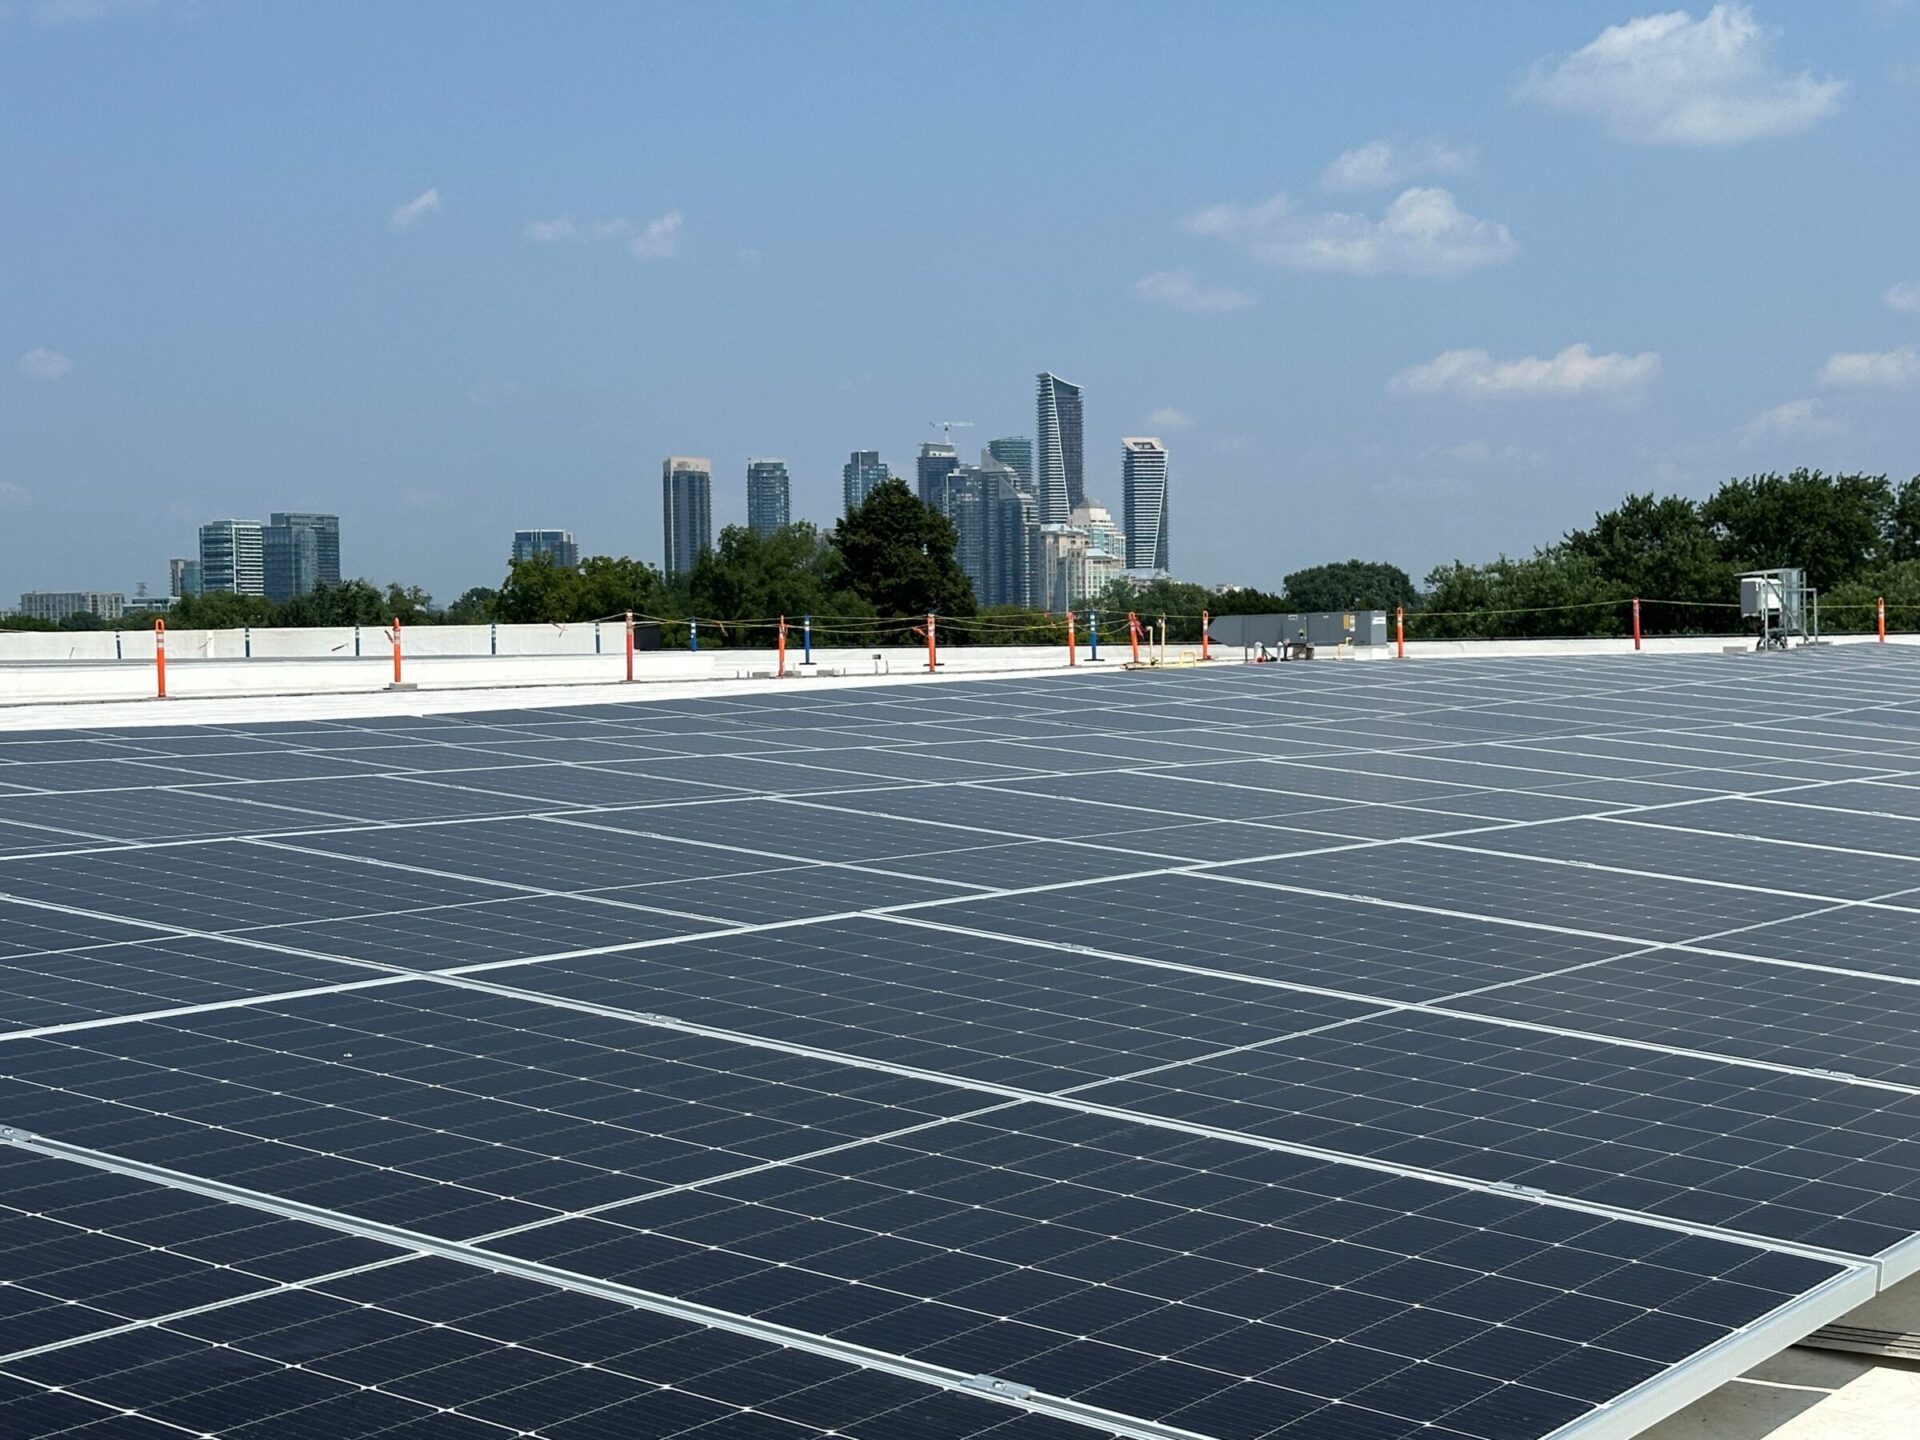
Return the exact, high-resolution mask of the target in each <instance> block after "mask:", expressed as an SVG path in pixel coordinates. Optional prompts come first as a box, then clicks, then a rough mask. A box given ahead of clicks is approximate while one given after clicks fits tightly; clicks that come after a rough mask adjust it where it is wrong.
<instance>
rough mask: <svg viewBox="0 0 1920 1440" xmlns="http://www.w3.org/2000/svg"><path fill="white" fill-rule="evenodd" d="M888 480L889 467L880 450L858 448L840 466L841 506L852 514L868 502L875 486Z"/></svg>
mask: <svg viewBox="0 0 1920 1440" xmlns="http://www.w3.org/2000/svg"><path fill="white" fill-rule="evenodd" d="M886 481H887V467H886V465H885V464H884V463H883V462H882V461H881V459H880V452H879V451H878V450H856V451H854V452H853V454H852V455H851V456H850V457H849V458H848V460H847V463H846V464H844V465H842V466H841V467H840V503H841V508H842V509H843V510H845V511H846V513H847V514H849V515H851V514H852V513H853V512H854V511H856V510H858V509H859V508H860V507H861V506H862V505H864V504H866V503H867V496H869V495H871V494H872V493H873V487H874V486H876V485H884V484H886Z"/></svg>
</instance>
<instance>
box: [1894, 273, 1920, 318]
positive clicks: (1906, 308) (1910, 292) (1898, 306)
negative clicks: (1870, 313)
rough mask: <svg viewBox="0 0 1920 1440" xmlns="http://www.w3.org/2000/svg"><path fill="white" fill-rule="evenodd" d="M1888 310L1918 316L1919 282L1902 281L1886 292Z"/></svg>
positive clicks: (1919, 301) (1919, 307) (1919, 312)
mask: <svg viewBox="0 0 1920 1440" xmlns="http://www.w3.org/2000/svg"><path fill="white" fill-rule="evenodd" d="M1887 305H1888V307H1889V308H1890V309H1894V310H1899V311H1902V312H1904V313H1906V314H1908V315H1920V280H1902V281H1900V282H1899V283H1898V284H1896V285H1894V286H1892V287H1890V288H1889V289H1888V291H1887Z"/></svg>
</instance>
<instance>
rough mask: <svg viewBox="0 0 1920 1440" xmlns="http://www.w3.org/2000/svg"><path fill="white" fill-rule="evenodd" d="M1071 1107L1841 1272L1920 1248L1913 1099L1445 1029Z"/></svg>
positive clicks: (1339, 1033)
mask: <svg viewBox="0 0 1920 1440" xmlns="http://www.w3.org/2000/svg"><path fill="white" fill-rule="evenodd" d="M1082 1098H1083V1099H1086V1100H1088V1101H1090V1102H1099V1103H1102V1104H1112V1105H1121V1106H1125V1107H1127V1108H1129V1109H1132V1110H1137V1111H1139V1112H1141V1113H1145V1114H1153V1115H1161V1116H1166V1117H1169V1118H1172V1119H1177V1120H1184V1121H1188V1122H1191V1123H1194V1124H1203V1125H1208V1126H1215V1127H1219V1128H1221V1129H1226V1130H1235V1131H1241V1132H1244V1133H1247V1134H1252V1135H1259V1136H1262V1137H1263V1138H1266V1139H1272V1140H1283V1141H1290V1142H1293V1143H1297V1144H1310V1145H1316V1146H1322V1147H1325V1148H1327V1149H1331V1150H1335V1151H1338V1152H1340V1153H1343V1154H1354V1155H1363V1156H1367V1157H1369V1158H1371V1159H1376V1160H1386V1161H1391V1162H1394V1163H1398V1164H1403V1165H1409V1166H1417V1167H1420V1168H1422V1169H1432V1170H1440V1171H1444V1172H1447V1173H1449V1174H1457V1175H1465V1176H1471V1177H1473V1178H1475V1179H1480V1180H1489V1181H1497V1182H1504V1183H1507V1184H1512V1185H1521V1186H1529V1187H1532V1188H1535V1189H1539V1190H1544V1191H1547V1192H1549V1193H1552V1194H1556V1195H1565V1196H1571V1197H1574V1198H1578V1199H1583V1200H1591V1201H1594V1202H1595V1203H1598V1204H1604V1205H1608V1206H1617V1207H1619V1208H1621V1209H1625V1210H1632V1211H1636V1212H1639V1213H1642V1214H1647V1215H1662V1216H1667V1217H1669V1218H1673V1219H1680V1220H1686V1221H1690V1222H1694V1223H1698V1224H1703V1225H1713V1226H1717V1227H1722V1228H1725V1229H1728V1230H1733V1231H1739V1232H1742V1233H1745V1234H1751V1235H1760V1236H1764V1237H1766V1238H1769V1239H1775V1240H1782V1241H1786V1242H1789V1243H1792V1244H1800V1245H1815V1246H1822V1247H1826V1248H1831V1249H1835V1250H1841V1251H1844V1252H1846V1253H1849V1254H1855V1255H1877V1254H1879V1253H1881V1252H1882V1251H1886V1250H1891V1249H1895V1248H1897V1247H1899V1246H1900V1245H1902V1244H1903V1243H1905V1242H1906V1241H1907V1240H1908V1238H1909V1237H1911V1236H1913V1235H1915V1234H1920V1139H1916V1138H1915V1137H1916V1135H1920V1096H1915V1095H1911V1094H1907V1093H1904V1092H1902V1091H1896V1090H1878V1089H1870V1088H1867V1087H1863V1086H1858V1085H1850V1084H1848V1083H1847V1082H1845V1081H1843V1080H1837V1079H1829V1078H1826V1077H1820V1076H1811V1075H1792V1074H1781V1073H1778V1072H1774V1071H1768V1070H1762V1069H1758V1068H1756V1067H1752V1066H1741V1065H1738V1064H1728V1063H1725V1062H1720V1061H1713V1060H1702V1059H1698V1058H1693V1057H1688V1056H1681V1055H1662V1054H1658V1053H1649V1052H1648V1051H1645V1050H1634V1049H1624V1048H1622V1047H1620V1046H1617V1045H1609V1044H1607V1043H1605V1042H1600V1041H1594V1040H1590V1039H1585V1038H1576V1037H1569V1036H1562V1035H1544V1034H1540V1033H1538V1032H1529V1031H1523V1030H1515V1029H1511V1028H1508V1027H1504V1026H1499V1025H1486V1024H1483V1023H1480V1022H1477V1021H1472V1020H1465V1019H1460V1018H1456V1017H1454V1016H1447V1015H1418V1014H1407V1013H1402V1014H1399V1015H1393V1016H1381V1017H1373V1018H1361V1019H1356V1020H1352V1021H1348V1022H1346V1023H1344V1024H1341V1025H1338V1026H1334V1027H1330V1028H1326V1029H1323V1030H1320V1031H1317V1032H1314V1033H1311V1034H1308V1035H1304V1036H1300V1037H1297V1038H1291V1039H1282V1040H1276V1041H1273V1042H1271V1043H1269V1044H1265V1045H1262V1046H1260V1047H1259V1048H1258V1049H1255V1050H1250V1051H1245V1052H1242V1053H1240V1054H1234V1055H1228V1056H1224V1057H1221V1058H1218V1059H1211V1060H1201V1061H1194V1062H1191V1063H1187V1064H1181V1065H1177V1066H1174V1067H1172V1068H1169V1069H1167V1070H1164V1071H1162V1072H1160V1073H1159V1074H1155V1075H1150V1076H1145V1077H1142V1078H1140V1079H1136V1080H1128V1081H1120V1082H1117V1083H1115V1084H1112V1085H1108V1086H1096V1087H1094V1088H1092V1089H1090V1090H1087V1091H1084V1092H1082ZM1836 1129H1839V1130H1845V1131H1846V1133H1847V1134H1848V1135H1849V1136H1851V1137H1852V1138H1853V1140H1854V1142H1855V1143H1853V1144H1852V1145H1850V1146H1849V1147H1847V1149H1846V1150H1845V1152H1844V1153H1835V1151H1834V1150H1833V1148H1832V1147H1831V1143H1830V1142H1831V1137H1832V1134H1833V1132H1834V1131H1835V1130H1836ZM1909 1263H1911V1262H1909Z"/></svg>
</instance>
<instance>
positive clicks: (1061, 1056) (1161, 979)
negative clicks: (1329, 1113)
mask: <svg viewBox="0 0 1920 1440" xmlns="http://www.w3.org/2000/svg"><path fill="white" fill-rule="evenodd" d="M490 978H493V979H495V980H498V981H500V982H502V983H505V984H510V985H512V986H514V987H516V988H521V989H527V990H532V991H535V992H538V993H543V994H553V995H560V996H565V997H568V998H571V999H576V1000H585V1001H589V1002H591V1003H594V1004H600V1005H608V1006H614V1007H617V1008H621V1009H626V1010H635V1011H644V1012H656V1013H662V1014H667V1015H670V1016H672V1017H673V1018H675V1019H677V1020H688V1021H693V1022H696V1023H699V1024H702V1025H711V1026H716V1027H719V1028H722V1029H727V1030H733V1031H738V1032H741V1033H744V1034H751V1035H761V1036H765V1037H767V1038H770V1039H777V1040H786V1041H790V1042H792V1043H795V1044H804V1045H808V1046H814V1047H824V1048H826V1049H830V1050H834V1051H837V1052H840V1053H844V1054H848V1055H858V1056H862V1057H864V1058H867V1059H873V1060H882V1061H886V1062H889V1063H894V1064H901V1065H914V1066H917V1067H921V1068H927V1069H933V1070H937V1071H941V1072H943V1073H949V1074H953V1075H956V1076H960V1077H963V1078H976V1079H984V1080H989V1081H992V1082H995V1083H1000V1084H1009V1085H1021V1086H1030V1087H1035V1088H1039V1089H1043V1090H1049V1091H1052V1090H1058V1089H1061V1088H1064V1087H1068V1086H1072V1085H1076V1084H1081V1083H1084V1082H1087V1081H1090V1080H1095V1079H1102V1078H1108V1077H1111V1076H1115V1075H1120V1074H1130V1073H1133V1072H1136V1071H1139V1070H1142V1069H1144V1068H1147V1067H1151V1066H1153V1065H1156V1064H1161V1063H1165V1062H1169V1061H1175V1060H1180V1059H1191V1058H1193V1057H1196V1056H1199V1055H1202V1054H1210V1053H1213V1052H1216V1051H1219V1050H1222V1049H1225V1048H1228V1047H1233V1046H1239V1045H1245V1044H1251V1043H1257V1042H1261V1041H1265V1040H1269V1039H1271V1038H1273V1037H1274V1036H1275V1035H1280V1034H1288V1033H1292V1032H1293V1031H1295V1030H1299V1029H1302V1028H1310V1027H1313V1026H1316V1025H1321V1024H1325V1023H1326V1022H1328V1021H1330V1020H1334V1019H1344V1018H1347V1017H1351V1016H1355V1015H1360V1014H1365V1013H1367V1012H1368V1011H1369V1010H1370V1009H1375V1008H1378V1007H1372V1006H1368V1005H1366V1004H1364V1003H1354V1002H1349V1001H1345V1000H1337V999H1330V998H1328V997H1324V996H1315V995H1302V994H1298V993H1294V992H1288V991H1279V990H1274V989H1271V988H1268V987H1262V986H1258V985H1252V984H1248V983H1247V982H1245V981H1241V980H1233V979H1226V978H1214V977H1210V976H1204V975H1195V974H1188V973H1183V972H1174V971H1168V970H1163V969H1154V968H1151V967H1144V966H1137V965H1128V964H1127V963H1126V962H1124V961H1115V960H1106V959H1101V958H1098V957H1091V956H1077V955H1067V954H1061V953H1058V952H1055V951H1049V950H1045V949H1042V948H1038V947H1035V946H1031V945H1022V944H1018V943H1015V942H1012V941H1006V940H995V939H992V938H982V937H976V936H971V935H956V934H952V933H949V932H943V931H940V930H934V929H927V928H922V927H912V928H906V927H901V926H897V925H888V924H886V923H884V922H881V921H876V920H853V921H844V922H837V923H833V924H824V925H814V926H807V927H804V928H796V929H792V930H782V931H776V932H770V933H762V934H746V935H735V936H727V937H722V938H718V939H713V940H695V941H689V942H687V943H685V944H680V945H673V946H665V947H659V948H655V949H652V950H649V951H647V952H646V953H645V954H644V956H636V955H608V956H601V957H597V958H594V959H591V960H573V961H564V962H556V963H551V964H541V965H538V966H531V967H525V968H520V969H513V970H508V971H497V972H494V973H493V974H492V976H491V977H490Z"/></svg>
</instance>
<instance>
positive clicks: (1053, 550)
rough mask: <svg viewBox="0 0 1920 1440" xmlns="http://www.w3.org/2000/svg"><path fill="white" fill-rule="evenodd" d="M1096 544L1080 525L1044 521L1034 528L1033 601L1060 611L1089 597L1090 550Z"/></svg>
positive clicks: (1057, 611) (1038, 604)
mask: <svg viewBox="0 0 1920 1440" xmlns="http://www.w3.org/2000/svg"><path fill="white" fill-rule="evenodd" d="M1092 548H1093V544H1092V541H1091V540H1089V539H1088V537H1087V532H1086V531H1084V530H1082V529H1080V528H1079V527H1078V526H1077V525H1042V526H1040V527H1039V529H1038V530H1036V531H1035V532H1034V538H1033V550H1032V560H1031V561H1030V562H1029V563H1030V566H1031V570H1032V578H1031V581H1030V583H1031V585H1032V586H1033V603H1034V604H1035V605H1036V606H1038V607H1039V608H1040V609H1042V610H1051V611H1053V612H1054V613H1056V614H1058V613H1059V612H1061V611H1064V610H1071V609H1072V608H1073V607H1074V606H1076V605H1078V604H1079V603H1080V602H1081V601H1082V600H1084V599H1086V598H1087V594H1088V586H1087V554H1088V552H1089V551H1090V550H1091V549H1092Z"/></svg>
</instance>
